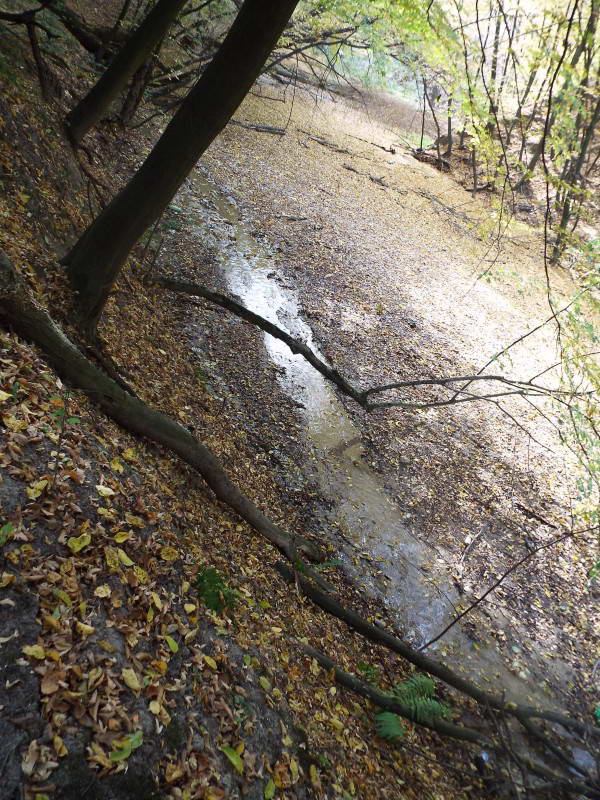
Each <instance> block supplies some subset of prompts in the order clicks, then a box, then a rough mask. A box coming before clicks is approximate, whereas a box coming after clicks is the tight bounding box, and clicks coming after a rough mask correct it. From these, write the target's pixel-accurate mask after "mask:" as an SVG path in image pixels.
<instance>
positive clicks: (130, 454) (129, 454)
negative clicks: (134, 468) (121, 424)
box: [121, 447, 137, 461]
mask: <svg viewBox="0 0 600 800" xmlns="http://www.w3.org/2000/svg"><path fill="white" fill-rule="evenodd" d="M121 455H122V456H123V458H124V459H125V461H137V455H136V453H135V450H134V449H133V447H128V448H127V449H126V450H123V452H122V453H121Z"/></svg>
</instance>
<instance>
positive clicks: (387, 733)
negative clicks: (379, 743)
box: [375, 711, 406, 741]
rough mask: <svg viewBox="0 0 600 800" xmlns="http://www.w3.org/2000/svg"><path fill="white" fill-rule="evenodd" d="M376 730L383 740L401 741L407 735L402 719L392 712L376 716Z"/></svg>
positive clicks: (384, 712) (382, 712)
mask: <svg viewBox="0 0 600 800" xmlns="http://www.w3.org/2000/svg"><path fill="white" fill-rule="evenodd" d="M375 729H376V730H377V735H378V736H381V738H382V739H390V740H392V741H394V740H395V739H400V738H402V736H404V734H405V733H406V728H405V727H404V725H403V724H402V723H401V722H400V718H399V717H398V716H397V715H396V714H392V713H391V711H381V712H380V713H379V714H376V715H375Z"/></svg>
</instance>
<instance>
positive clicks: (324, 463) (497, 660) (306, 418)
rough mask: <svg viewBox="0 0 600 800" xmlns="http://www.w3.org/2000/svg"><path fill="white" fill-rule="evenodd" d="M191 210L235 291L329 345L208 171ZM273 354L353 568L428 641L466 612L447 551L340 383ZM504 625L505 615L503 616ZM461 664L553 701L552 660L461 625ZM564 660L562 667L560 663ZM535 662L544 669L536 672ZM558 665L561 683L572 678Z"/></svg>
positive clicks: (486, 679) (442, 651)
mask: <svg viewBox="0 0 600 800" xmlns="http://www.w3.org/2000/svg"><path fill="white" fill-rule="evenodd" d="M187 204H188V208H187V212H188V215H189V218H190V219H191V220H192V221H193V224H194V226H195V227H196V230H197V235H198V236H200V237H201V238H202V240H203V243H204V244H205V245H208V246H212V247H214V248H215V250H216V252H217V253H218V258H219V262H220V269H221V274H222V277H223V279H224V280H225V282H226V285H227V289H228V291H229V293H230V294H231V295H233V296H235V297H236V298H237V299H239V300H240V301H241V302H242V303H243V304H244V305H245V306H246V307H248V308H249V309H251V310H252V311H254V312H255V313H257V314H260V315H261V316H263V317H265V318H266V319H268V320H270V321H271V322H273V323H275V324H276V325H278V326H279V327H281V328H283V329H285V330H286V331H288V333H290V334H292V335H293V336H295V337H296V338H298V339H300V340H302V341H303V342H305V343H306V344H307V345H308V346H309V347H310V348H311V349H312V350H313V351H314V352H316V353H317V354H319V355H320V357H321V358H323V356H322V354H321V353H319V347H318V344H317V343H316V342H315V340H314V337H313V333H312V331H311V329H310V326H309V325H308V324H307V323H306V322H305V321H304V320H303V319H302V316H301V308H300V306H299V300H298V296H297V295H296V293H295V292H294V290H293V289H292V288H289V287H287V286H286V285H285V283H284V280H283V278H282V276H281V275H279V274H278V273H277V271H276V268H275V267H274V261H273V253H272V251H271V249H270V247H269V246H268V245H266V244H264V243H262V242H261V241H259V240H257V239H256V238H255V237H254V236H252V235H251V233H250V232H249V228H248V226H247V225H246V224H245V222H244V220H243V219H242V218H241V216H240V214H239V212H238V210H237V209H236V207H235V205H234V204H233V203H232V202H230V201H229V200H228V199H227V198H226V197H224V196H223V195H222V194H220V193H219V191H218V190H217V189H216V188H215V187H214V186H212V185H211V184H210V183H209V182H208V181H207V180H206V178H204V177H203V176H202V175H201V174H200V173H199V172H197V173H196V176H195V179H194V194H193V195H191V196H189V197H188V201H187ZM264 346H265V349H266V353H267V354H268V357H269V359H270V360H271V361H272V362H273V363H274V364H275V365H276V366H277V367H279V368H280V370H279V373H280V377H279V380H280V383H281V388H282V389H283V391H285V392H286V393H287V394H288V395H289V396H290V397H291V398H293V399H294V401H295V402H296V403H297V404H298V406H299V408H300V409H301V415H302V418H303V422H304V435H305V437H306V442H307V444H308V446H309V449H310V451H311V455H312V459H311V462H310V464H307V470H310V471H311V472H313V474H314V475H315V476H316V478H317V480H318V482H319V484H320V488H321V491H322V494H323V496H324V497H325V498H327V500H328V501H330V503H331V509H332V510H331V511H328V512H323V513H324V515H325V520H324V522H326V524H327V527H328V528H329V530H330V531H331V532H332V539H333V541H334V543H335V544H336V545H337V547H338V558H339V560H340V561H341V562H342V564H343V566H344V568H345V569H346V571H347V572H348V573H349V574H350V575H352V576H353V577H354V578H355V579H356V580H357V581H359V582H360V585H361V586H362V587H364V588H365V589H366V590H368V591H369V592H370V593H371V594H372V595H373V596H375V597H376V598H377V599H378V600H379V601H380V602H381V604H382V605H384V606H385V607H386V609H387V611H388V613H389V614H391V616H392V617H394V618H395V621H396V623H397V625H398V627H399V628H400V630H402V631H403V632H404V636H405V638H406V639H407V641H409V642H411V643H412V644H414V645H421V644H423V643H425V642H427V641H428V640H429V639H430V638H432V637H433V636H434V635H435V634H436V633H437V632H439V631H440V630H441V629H442V628H443V627H444V626H445V624H446V623H447V622H448V621H449V620H450V619H452V617H453V616H454V615H455V613H456V605H457V604H458V600H459V599H458V596H457V592H456V590H455V589H454V587H453V585H452V583H451V582H450V581H449V579H448V577H447V575H446V574H444V571H443V568H442V565H443V554H441V557H440V554H439V553H435V552H433V551H432V550H431V549H430V548H429V547H428V546H427V544H426V543H424V542H421V541H420V540H419V539H418V538H417V536H416V535H415V532H414V531H412V530H411V529H410V527H409V526H408V524H406V523H405V521H404V520H403V516H402V511H401V509H400V508H398V507H397V505H396V504H395V503H394V501H393V499H392V498H391V497H390V496H389V495H388V492H387V491H386V489H385V486H384V484H383V481H382V478H381V477H380V476H379V475H378V474H377V473H376V472H375V470H374V469H372V467H371V466H370V465H369V463H368V456H367V455H366V453H365V450H364V448H363V445H362V442H361V434H360V430H359V429H358V427H357V426H356V425H355V424H354V423H353V421H352V419H351V418H350V416H349V415H348V413H347V412H346V410H345V408H344V406H343V404H342V403H341V402H340V400H339V399H338V398H337V396H336V394H335V392H334V391H333V389H332V387H331V385H330V384H329V383H328V382H327V381H326V380H325V379H324V378H323V377H322V376H321V375H320V374H319V373H318V372H316V371H315V370H314V369H313V368H312V367H311V366H310V365H309V364H308V363H307V362H306V361H305V360H304V358H303V357H302V356H300V355H293V354H292V353H291V352H290V350H289V348H288V347H287V345H285V344H284V343H283V342H281V341H279V340H278V339H274V338H273V337H271V336H269V335H267V334H265V336H264ZM497 624H498V626H501V625H502V624H503V620H502V619H499V620H497ZM436 651H437V655H438V656H439V655H443V656H444V659H445V660H446V661H447V662H449V663H450V664H451V665H452V666H453V667H454V668H455V669H457V670H460V671H463V672H464V673H465V674H467V675H470V676H471V677H473V678H475V680H476V681H477V682H479V683H480V684H481V685H482V686H483V687H485V686H486V685H487V684H488V683H489V684H493V685H495V686H498V685H499V684H500V685H502V686H503V687H504V688H505V689H506V695H507V698H510V699H514V700H519V701H521V702H538V703H540V704H543V705H544V706H551V705H553V703H552V698H551V697H550V696H549V695H548V694H547V693H546V692H545V691H543V690H542V688H541V682H542V680H543V679H544V678H546V677H548V675H547V673H546V669H545V665H543V664H540V663H538V664H536V665H534V664H532V663H527V661H525V660H524V658H525V657H524V655H523V654H522V652H521V655H518V656H516V657H515V660H514V662H513V664H512V669H509V668H508V667H507V666H506V665H505V663H504V660H503V658H502V656H501V655H500V653H499V651H498V650H497V649H496V648H495V647H491V646H487V645H486V646H479V645H477V644H475V643H474V642H473V641H472V639H471V638H469V636H468V635H467V633H466V632H465V631H464V630H463V629H461V627H460V626H458V625H457V626H455V627H454V628H453V629H452V630H451V632H450V633H449V634H447V636H445V637H444V639H443V640H442V642H441V643H440V644H438V645H434V646H433V647H432V648H430V651H429V652H431V654H432V655H435V654H436ZM557 666H559V665H557V663H556V661H555V662H554V664H553V668H554V669H556V668H557ZM530 669H531V670H532V671H533V672H534V674H535V673H537V674H536V679H534V678H533V676H532V674H531V672H530ZM567 677H568V676H567V674H561V670H560V667H559V669H558V672H557V673H556V674H554V675H553V676H552V678H553V681H552V682H553V683H555V684H556V683H559V684H564V682H565V681H566V679H567Z"/></svg>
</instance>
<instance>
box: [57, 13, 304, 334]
mask: <svg viewBox="0 0 600 800" xmlns="http://www.w3.org/2000/svg"><path fill="white" fill-rule="evenodd" d="M297 3H298V0H246V1H245V3H244V4H243V6H242V8H241V10H240V12H239V14H238V15H237V17H236V19H235V22H234V23H233V25H232V27H231V29H230V31H229V33H228V34H227V36H226V38H225V40H224V42H223V44H222V45H221V47H220V48H219V50H218V52H217V53H216V55H215V57H214V58H213V60H212V61H211V63H210V64H209V65H208V67H207V68H206V70H205V71H204V73H203V75H202V77H201V78H200V80H199V81H198V83H197V84H196V86H195V87H194V88H193V89H192V90H191V92H190V93H189V95H188V96H187V98H186V100H185V101H184V102H183V104H182V105H181V107H180V108H179V110H178V111H177V113H176V114H175V116H174V117H173V119H172V120H171V122H170V124H169V125H168V127H167V129H166V130H165V132H164V133H163V135H162V136H161V138H160V139H159V141H158V143H157V144H156V146H155V147H154V149H153V150H152V152H151V153H150V155H149V156H148V158H147V159H146V161H145V162H144V164H143V165H142V166H141V167H140V169H139V170H138V171H137V173H136V174H135V175H134V176H133V178H132V179H131V180H130V181H129V183H128V184H127V186H126V187H125V188H124V189H123V190H122V191H121V192H120V193H119V194H118V195H117V196H116V197H115V198H114V199H113V201H112V202H111V203H110V204H109V205H108V206H107V207H106V208H105V209H104V211H102V213H101V214H100V215H99V216H98V218H97V219H96V220H95V221H94V223H93V224H92V225H91V226H90V227H89V228H88V230H87V231H86V232H85V233H84V234H83V236H82V237H81V238H80V239H79V241H78V242H77V243H76V245H75V246H74V247H73V249H72V250H71V252H70V253H68V255H67V256H66V257H65V259H64V263H65V264H67V265H68V273H69V278H70V280H71V284H72V286H73V289H74V290H75V291H76V292H77V293H78V300H77V307H78V311H79V313H80V315H81V317H82V320H83V322H84V324H85V325H86V326H87V327H88V329H90V330H92V329H93V328H94V327H95V325H96V323H97V321H98V319H99V317H100V314H101V313H102V309H103V307H104V304H105V302H106V300H107V297H108V294H109V292H110V289H111V287H112V285H113V283H114V281H115V280H116V278H117V276H118V274H119V271H120V269H121V266H122V265H123V263H124V261H125V259H126V258H127V256H128V254H129V252H130V250H131V248H132V247H133V245H134V244H135V243H136V241H137V240H138V239H139V237H140V236H141V235H142V234H143V233H144V231H145V230H146V229H147V228H148V227H149V226H150V225H152V224H153V223H154V222H155V221H156V219H157V218H158V217H159V216H160V214H161V213H162V211H163V210H164V208H165V206H166V205H167V204H168V203H169V202H170V201H171V199H172V198H173V196H174V194H175V193H176V192H177V190H178V189H179V187H180V186H181V184H182V183H183V181H184V180H185V178H186V177H187V175H188V174H189V172H190V170H191V169H192V167H193V166H194V165H195V164H196V162H197V161H198V159H199V158H200V156H201V155H202V153H203V152H204V151H205V150H206V148H207V147H208V146H209V144H210V143H211V142H212V141H213V139H214V138H215V137H216V136H217V135H218V134H219V133H220V131H221V130H222V129H223V128H224V127H225V125H226V124H227V122H228V121H229V119H230V117H231V115H232V114H233V113H234V111H235V110H236V109H237V107H238V106H239V105H240V103H241V102H242V100H243V99H244V97H245V96H246V94H247V93H248V91H249V89H250V88H251V86H252V85H253V83H254V81H255V80H256V78H257V77H258V75H259V73H260V71H261V69H262V67H263V65H264V63H265V62H266V60H267V58H268V56H269V53H270V52H271V50H272V49H273V47H274V46H275V44H276V43H277V40H278V39H279V37H280V35H281V33H282V32H283V30H284V28H285V26H286V24H287V22H288V21H289V18H290V17H291V15H292V13H293V11H294V9H295V7H296V5H297Z"/></svg>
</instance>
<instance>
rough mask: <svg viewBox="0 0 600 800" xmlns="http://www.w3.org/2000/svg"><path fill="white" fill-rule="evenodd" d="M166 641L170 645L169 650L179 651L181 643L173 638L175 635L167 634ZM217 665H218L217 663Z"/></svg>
mask: <svg viewBox="0 0 600 800" xmlns="http://www.w3.org/2000/svg"><path fill="white" fill-rule="evenodd" d="M165 642H166V643H167V645H168V647H169V650H170V651H171V652H172V653H177V652H178V650H179V645H178V644H177V642H176V641H175V639H173V637H172V636H165ZM215 666H216V664H215Z"/></svg>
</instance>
